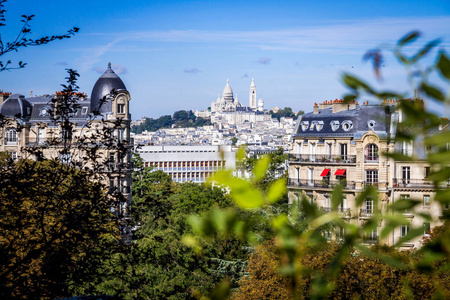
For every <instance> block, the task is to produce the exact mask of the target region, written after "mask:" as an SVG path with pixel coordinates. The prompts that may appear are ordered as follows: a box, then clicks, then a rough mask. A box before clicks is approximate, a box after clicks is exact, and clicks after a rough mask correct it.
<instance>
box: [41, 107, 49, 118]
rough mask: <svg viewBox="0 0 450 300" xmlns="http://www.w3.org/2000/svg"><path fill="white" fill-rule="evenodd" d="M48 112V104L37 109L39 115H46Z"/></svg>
mask: <svg viewBox="0 0 450 300" xmlns="http://www.w3.org/2000/svg"><path fill="white" fill-rule="evenodd" d="M49 114H50V107H48V106H44V107H42V108H41V110H40V111H39V116H41V117H46V116H48V115H49Z"/></svg>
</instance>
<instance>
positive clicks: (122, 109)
mask: <svg viewBox="0 0 450 300" xmlns="http://www.w3.org/2000/svg"><path fill="white" fill-rule="evenodd" d="M117 113H118V114H124V113H125V104H120V103H119V104H117Z"/></svg>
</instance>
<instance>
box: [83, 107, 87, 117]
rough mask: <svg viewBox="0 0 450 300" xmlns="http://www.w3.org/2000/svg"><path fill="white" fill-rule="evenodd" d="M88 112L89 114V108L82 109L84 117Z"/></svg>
mask: <svg viewBox="0 0 450 300" xmlns="http://www.w3.org/2000/svg"><path fill="white" fill-rule="evenodd" d="M87 112H88V108H87V107H83V108H82V109H81V114H82V115H85V114H87Z"/></svg>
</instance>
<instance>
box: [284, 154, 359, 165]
mask: <svg viewBox="0 0 450 300" xmlns="http://www.w3.org/2000/svg"><path fill="white" fill-rule="evenodd" d="M289 162H293V163H295V162H298V163H303V164H356V155H337V156H333V155H327V154H315V155H313V154H289Z"/></svg>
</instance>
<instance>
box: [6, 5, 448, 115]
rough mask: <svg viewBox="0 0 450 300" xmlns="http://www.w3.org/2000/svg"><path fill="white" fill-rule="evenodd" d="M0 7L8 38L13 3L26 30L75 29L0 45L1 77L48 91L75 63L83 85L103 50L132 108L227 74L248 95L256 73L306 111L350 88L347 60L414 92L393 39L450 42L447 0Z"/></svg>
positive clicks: (178, 97)
mask: <svg viewBox="0 0 450 300" xmlns="http://www.w3.org/2000/svg"><path fill="white" fill-rule="evenodd" d="M5 9H6V10H7V12H6V24H7V26H4V27H0V34H1V38H2V40H3V41H4V42H6V41H10V40H12V39H14V38H15V36H16V34H17V32H18V31H19V30H20V28H21V27H20V26H21V22H20V16H21V15H31V14H34V15H35V17H34V19H33V21H32V23H31V25H32V35H31V36H30V37H33V38H38V37H41V36H43V35H52V34H62V33H64V32H65V31H67V30H68V29H70V28H72V27H73V26H76V27H79V28H80V32H79V33H78V34H76V36H74V37H73V38H71V39H67V40H61V41H55V42H52V43H50V44H48V45H43V46H38V47H28V48H24V49H20V50H19V51H18V52H14V53H9V54H6V55H4V56H2V57H0V60H3V61H5V60H9V59H11V60H12V61H13V62H18V61H24V62H26V63H27V66H26V68H24V69H20V70H12V71H9V72H0V89H2V90H3V91H7V92H12V93H20V94H23V95H25V96H26V97H28V96H29V95H30V94H31V93H32V94H33V95H43V94H51V93H54V92H55V91H57V90H60V89H61V87H60V84H62V83H64V80H65V79H64V78H65V77H66V71H65V69H66V68H72V69H75V70H77V71H78V72H79V74H80V78H79V80H78V84H79V86H80V91H81V92H85V93H87V94H90V93H91V90H92V87H93V86H94V84H95V82H96V80H97V78H98V77H99V76H100V75H101V74H102V73H103V72H104V70H105V69H106V67H107V64H108V62H111V63H112V66H113V70H115V71H116V73H117V74H118V75H119V76H120V77H121V78H122V80H123V82H124V83H125V85H126V87H127V89H128V91H129V92H130V94H131V98H132V99H131V103H130V107H131V109H130V110H131V114H132V119H134V120H136V119H140V118H141V117H143V116H147V117H153V118H157V117H159V116H161V115H165V114H173V112H175V111H177V110H190V109H192V110H196V109H198V110H203V109H206V108H208V107H209V106H211V102H212V101H215V100H216V99H217V96H218V94H221V93H222V90H223V88H224V87H225V85H226V82H227V79H229V82H230V86H231V87H232V89H233V92H234V93H235V94H237V96H238V98H239V101H240V102H241V103H242V104H243V105H248V101H249V100H248V99H249V96H248V94H249V87H250V84H251V80H252V78H254V80H255V84H256V92H257V98H258V99H259V98H262V99H263V100H264V106H265V108H266V109H269V108H272V107H275V106H278V107H281V108H283V107H287V106H288V107H291V108H292V109H293V110H294V111H298V110H304V111H311V110H312V106H313V104H314V103H315V102H317V103H321V102H323V101H324V100H331V99H339V98H342V97H343V95H344V94H345V93H346V92H347V91H348V90H347V89H346V88H345V87H344V86H343V84H342V83H341V80H340V78H341V76H342V74H343V73H344V72H349V73H351V74H354V75H357V76H359V77H361V78H363V79H365V80H366V81H368V82H370V83H372V84H373V85H374V86H375V87H377V88H385V89H391V90H397V91H400V92H403V93H405V95H407V96H411V95H412V93H413V88H411V86H410V84H409V83H408V81H407V80H406V75H405V74H406V71H405V68H404V67H403V66H402V65H400V64H399V63H398V62H397V60H396V59H395V57H393V55H392V53H391V52H390V50H392V49H393V48H392V46H393V45H395V44H396V42H397V41H398V40H399V39H400V38H401V37H402V36H404V35H405V34H407V33H408V32H410V31H412V30H420V31H421V33H422V36H421V38H420V39H419V40H418V41H417V42H415V43H414V44H413V45H411V46H410V47H409V48H408V49H410V50H409V51H410V52H408V53H412V52H413V51H416V50H417V49H419V47H420V46H423V45H424V44H425V43H426V42H428V41H430V40H433V39H436V38H440V39H441V43H440V45H439V47H438V49H437V50H439V49H446V50H447V52H450V26H449V25H450V1H448V0H444V1H440V0H437V1H434V0H428V1H418V0H407V1H404V0H391V1H379V0H376V1H348V0H340V1H336V0H333V1H328V0H323V1H321V0H316V1H309V0H296V1H294V0H291V1H287V0H278V1H265V0H259V1H253V0H248V1H225V0H222V1H177V0H172V1H164V0H163V1H159V0H153V1H149V0H147V1H145V0H133V1H119V0H108V1H105V0H90V1H86V0H77V1H72V0H65V1H56V0H42V1H35V0H20V1H19V0H8V2H6V4H5ZM379 47H381V48H382V49H383V50H384V52H383V53H385V56H384V62H383V67H382V69H381V71H382V76H383V78H382V80H381V81H380V80H376V79H375V77H374V72H373V68H372V65H371V64H370V62H367V61H363V59H362V57H363V55H364V54H365V53H366V51H368V50H370V49H374V48H379ZM437 50H436V51H437ZM435 53H436V52H434V53H432V54H435ZM432 62H433V60H432V58H429V59H428V60H427V61H425V62H424V65H426V64H430V63H432ZM363 100H364V99H361V100H360V101H361V102H362V101H363ZM433 105H434V104H433V103H430V106H431V107H433Z"/></svg>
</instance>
